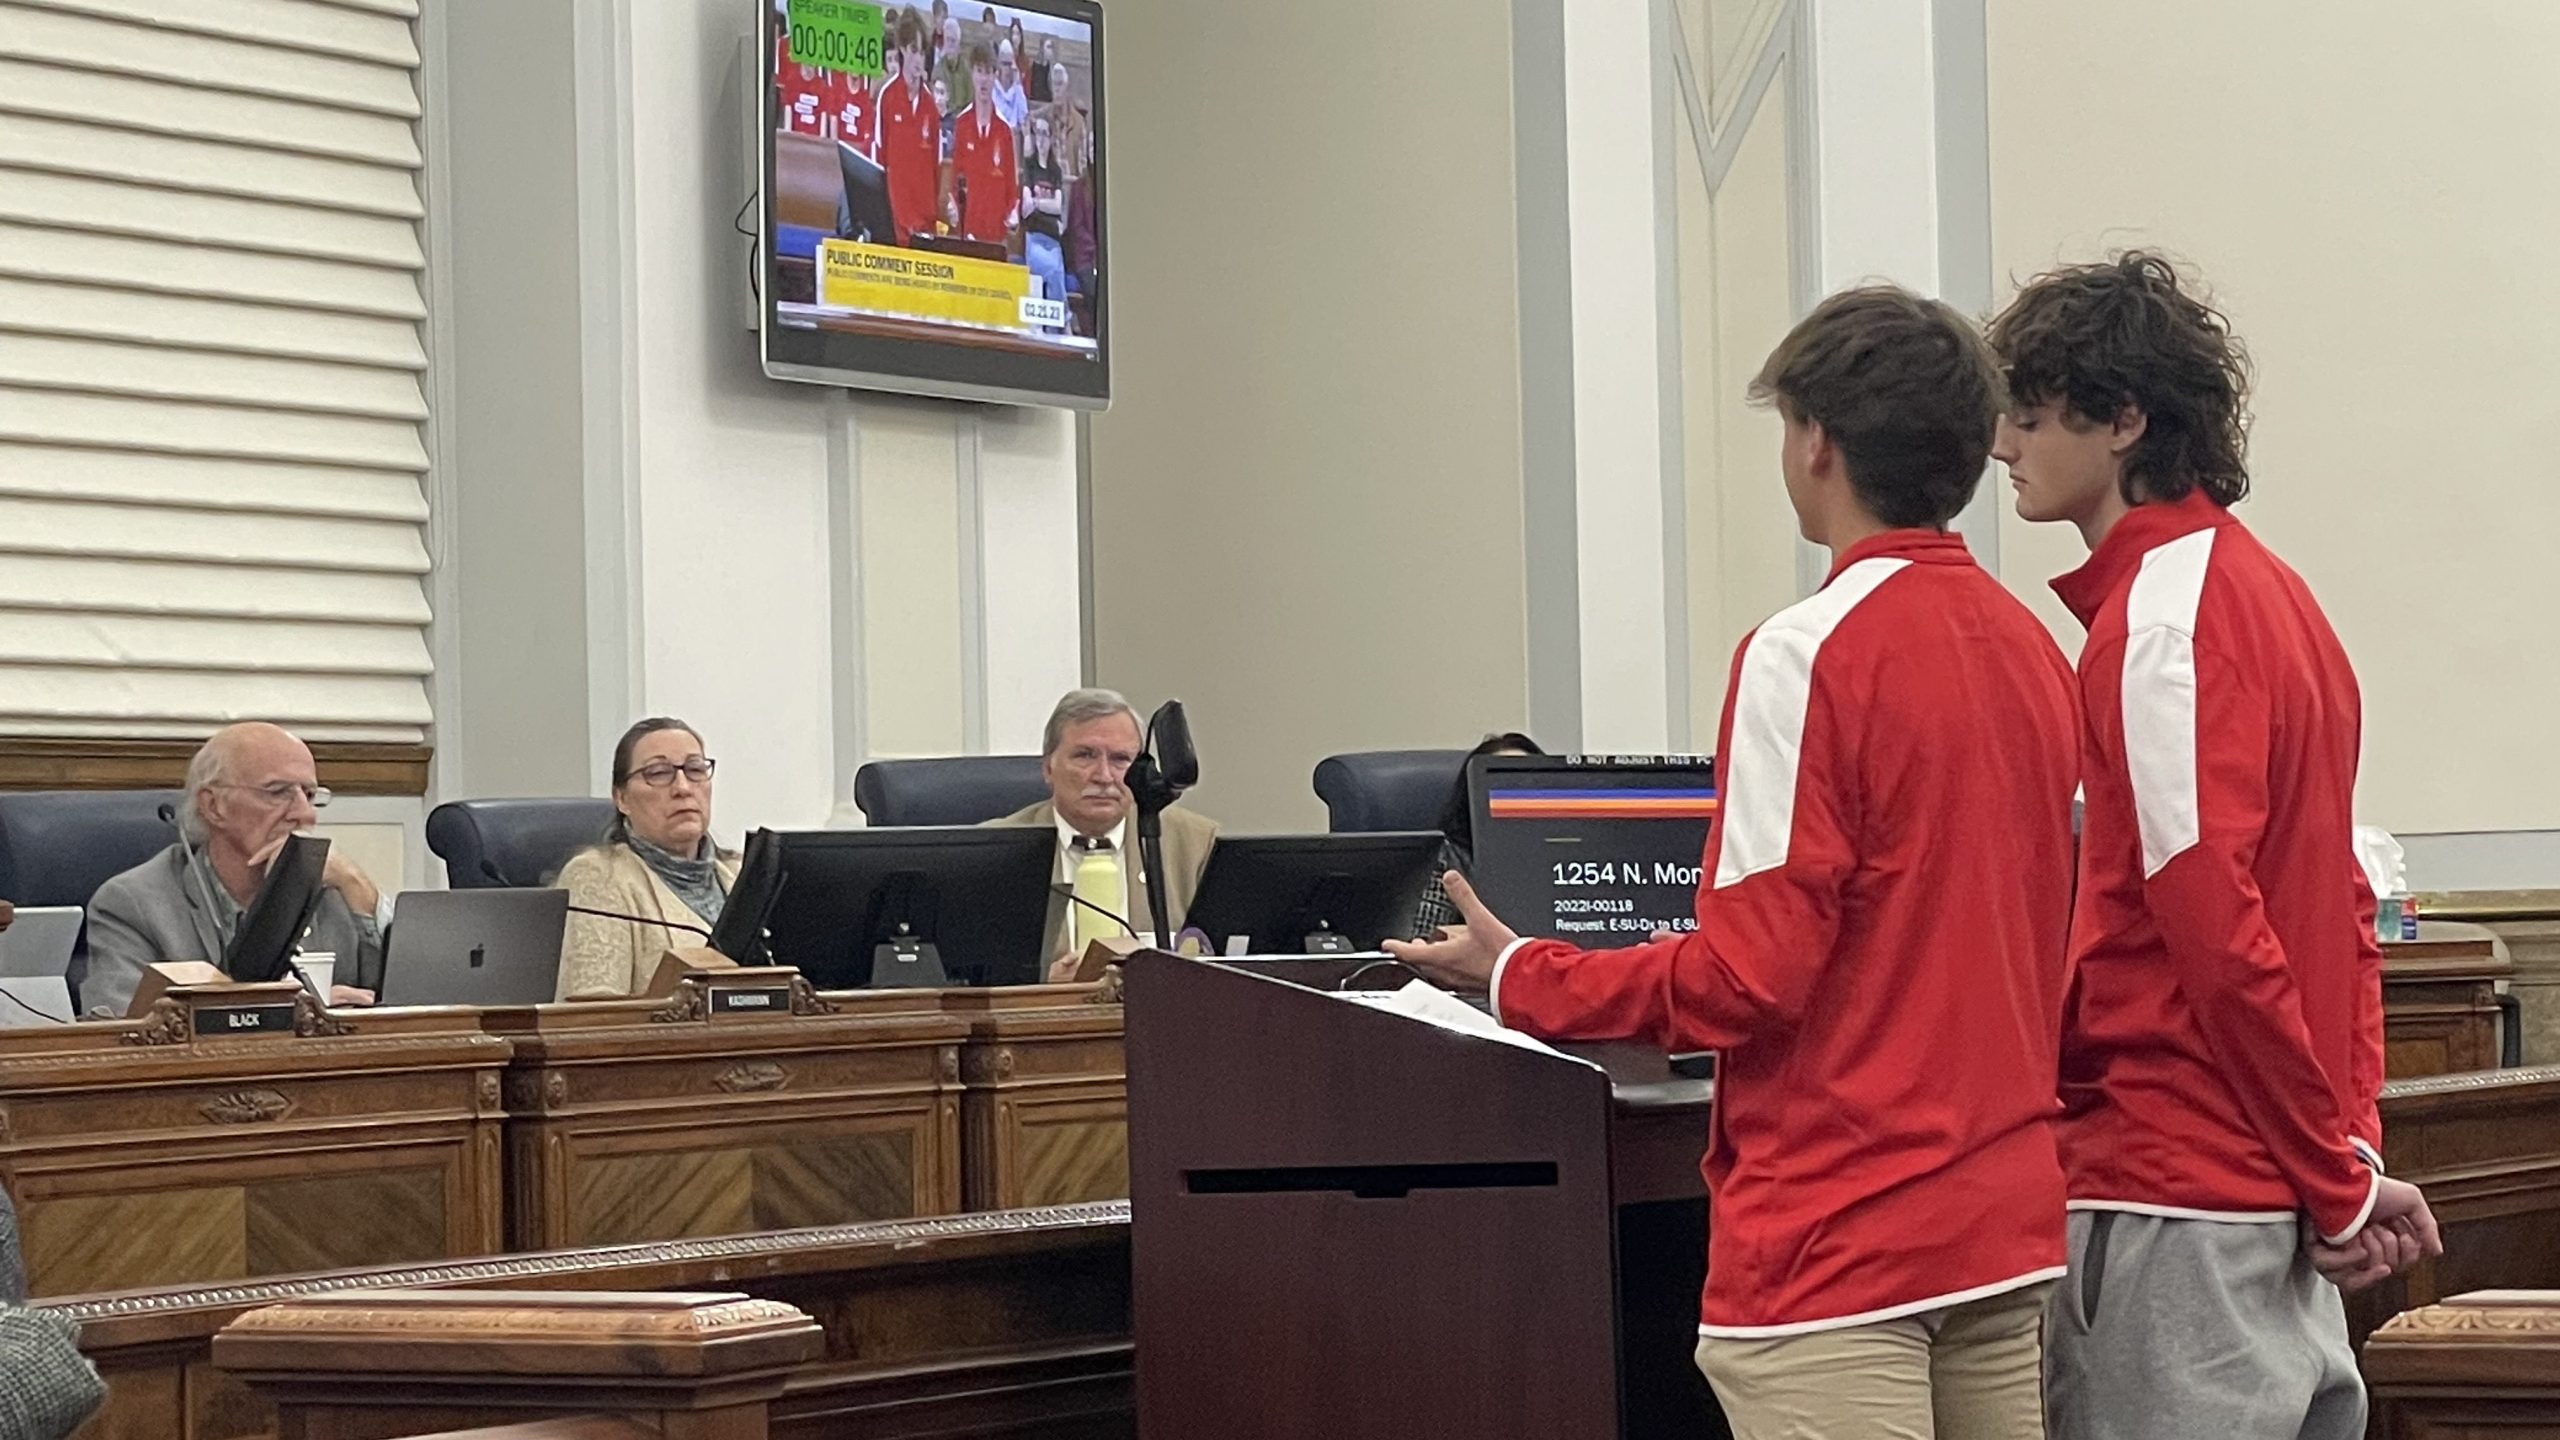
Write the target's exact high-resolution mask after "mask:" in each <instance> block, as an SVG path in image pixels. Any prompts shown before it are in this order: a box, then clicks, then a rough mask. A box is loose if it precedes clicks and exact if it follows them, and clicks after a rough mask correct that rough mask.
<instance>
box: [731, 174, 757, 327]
mask: <svg viewBox="0 0 2560 1440" xmlns="http://www.w3.org/2000/svg"><path fill="white" fill-rule="evenodd" d="M755 203H756V192H755V191H753V190H750V191H748V192H747V198H746V199H744V200H741V201H739V202H738V213H737V214H735V215H732V216H730V217H729V228H730V229H732V230H735V231H737V232H738V233H739V234H741V235H744V236H746V237H747V239H748V240H750V241H753V242H755V243H753V244H750V245H748V246H747V292H748V293H749V294H751V295H753V296H755V297H756V303H757V304H758V305H762V304H763V303H764V284H763V281H762V277H760V276H758V275H757V274H756V270H757V261H758V259H759V258H760V257H761V255H762V253H763V250H764V245H763V239H764V237H762V236H760V235H758V234H756V232H754V231H753V230H750V229H748V228H747V211H748V210H750V209H752V208H753V207H754V205H755Z"/></svg>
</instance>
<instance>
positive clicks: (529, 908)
mask: <svg viewBox="0 0 2560 1440" xmlns="http://www.w3.org/2000/svg"><path fill="white" fill-rule="evenodd" d="M568 923H569V892H568V891H566V890H411V891H409V892H407V893H405V894H403V895H402V896H401V897H400V899H399V901H398V902H397V903H396V904H395V905H393V907H392V921H391V949H390V953H389V954H388V955H387V956H385V957H384V960H383V966H382V994H381V995H380V996H379V997H378V999H379V1001H380V1003H382V1004H384V1005H540V1004H543V1003H545V1002H547V1001H549V1000H550V999H551V997H552V994H553V992H554V991H555V990H556V989H557V988H558V986H559V981H560V936H561V933H562V932H563V931H564V930H566V929H567V928H568Z"/></svg>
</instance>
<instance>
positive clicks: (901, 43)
mask: <svg viewBox="0 0 2560 1440" xmlns="http://www.w3.org/2000/svg"><path fill="white" fill-rule="evenodd" d="M896 37H897V38H896V39H894V40H893V41H891V42H890V48H892V49H896V50H908V49H914V50H922V49H923V48H924V17H923V16H921V15H918V14H917V13H916V11H915V7H914V6H912V5H910V6H908V7H907V8H906V9H904V10H901V11H899V12H898V28H897V32H896Z"/></svg>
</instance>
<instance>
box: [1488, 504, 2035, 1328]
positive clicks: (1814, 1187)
mask: <svg viewBox="0 0 2560 1440" xmlns="http://www.w3.org/2000/svg"><path fill="white" fill-rule="evenodd" d="M2076 734H2077V724H2076V721H2075V717H2074V712H2073V700H2072V683H2071V671H2070V666H2069V664H2068V663H2067V662H2065V661H2064V660H2063V658H2062V654H2061V652H2060V651H2059V650H2057V649H2055V648H2054V645H2053V641H2052V639H2051V638H2050V637H2049V636H2048V635H2047V634H2046V633H2045V631H2044V627H2043V626H2042V625H2040V624H2039V623H2038V622H2037V621H2036V620H2035V619H2034V618H2033V617H2032V616H2030V615H2029V614H2028V612H2027V610H2026V607H2025V606H2023V605H2021V604H2019V603H2018V601H2017V599H2016V598H2015V597H2013V596H2011V595H2010V594H2009V593H2008V592H2007V591H2006V590H2004V589H2002V588H2001V586H2000V584H1999V582H1997V581H1995V580H1993V579H1992V578H1991V577H1990V576H1988V575H1986V574H1984V573H1983V571H1982V569H1981V567H1980V566H1978V565H1976V564H1974V562H1973V557H1972V556H1971V555H1970V554H1968V553H1966V551H1965V548H1964V542H1963V541H1962V540H1961V539H1959V538H1957V537H1955V536H1953V535H1944V534H1940V533H1937V532H1935V531H1915V530H1900V531H1894V532H1891V533H1889V534H1885V535H1881V536H1877V537H1875V538H1873V539H1870V540H1867V541H1864V542H1862V543H1860V544H1858V545H1856V546H1854V547H1852V548H1851V549H1850V550H1849V551H1848V553H1847V554H1845V555H1843V556H1842V557H1841V559H1840V563H1839V565H1838V566H1837V567H1836V568H1835V569H1834V570H1833V571H1832V573H1831V578H1830V580H1829V581H1828V582H1827V583H1826V584H1825V585H1824V586H1823V588H1822V589H1821V590H1820V591H1819V592H1817V593H1816V594H1815V595H1813V596H1812V597H1811V598H1810V599H1807V600H1805V601H1803V602H1802V603H1800V604H1797V605H1794V606H1792V607H1790V608H1788V609H1786V610H1782V611H1780V612H1779V613H1778V614H1777V615H1775V616H1773V617H1771V618H1770V620H1769V621H1768V622H1767V623H1765V624H1763V625H1762V626H1761V627H1760V628H1759V629H1758V630H1757V631H1755V632H1754V633H1753V634H1752V635H1751V636H1750V637H1748V638H1747V639H1745V640H1744V641H1743V644H1742V647H1741V649H1740V651H1739V652H1738V653H1737V654H1736V655H1735V657H1734V665H1733V676H1732V681H1731V684H1730V686H1729V687H1728V689H1727V691H1726V700H1725V713H1724V722H1723V728H1722V734H1721V738H1720V741H1719V743H1718V745H1717V751H1716V753H1717V755H1718V756H1719V767H1720V770H1721V772H1722V773H1721V774H1720V776H1719V780H1720V782H1721V789H1722V791H1723V809H1722V813H1721V814H1720V815H1719V816H1718V817H1717V820H1716V823H1715V825H1714V827H1713V829H1712V830H1711V832H1710V833H1709V836H1708V840H1707V848H1706V859H1705V871H1706V878H1705V880H1704V881H1703V883H1702V884H1701V885H1700V887H1699V892H1698V928H1697V929H1696V930H1695V931H1694V932H1691V933H1688V934H1684V935H1682V936H1680V937H1678V938H1677V939H1673V940H1664V941H1660V942H1657V943H1652V944H1645V945H1637V946H1634V947H1632V948H1629V949H1624V950H1606V951H1596V952H1595V951H1582V950H1576V949H1575V948H1573V947H1572V946H1570V945H1567V944H1564V943H1562V942H1559V941H1553V940H1534V941H1524V942H1522V943H1521V944H1519V945H1517V946H1514V947H1513V948H1512V949H1511V950H1509V951H1508V952H1507V953H1506V954H1505V955H1504V956H1503V957H1502V960H1501V962H1500V963H1499V964H1498V965H1497V966H1496V968H1495V971H1494V977H1493V1004H1494V1010H1495V1013H1496V1014H1497V1015H1498V1016H1499V1017H1500V1018H1501V1019H1502V1021H1503V1023H1505V1024H1507V1025H1510V1026H1513V1027H1514V1028H1517V1029H1520V1030H1524V1031H1527V1032H1529V1033H1531V1034H1534V1035H1540V1036H1546V1037H1550V1038H1574V1039H1603V1038H1636V1039H1644V1040H1650V1041H1652V1042H1653V1043H1655V1044H1658V1045H1661V1046H1663V1047H1665V1048H1666V1049H1669V1050H1673V1051H1683V1050H1702V1049H1714V1050H1716V1051H1719V1052H1720V1054H1719V1056H1718V1061H1717V1070H1716V1098H1715V1108H1714V1118H1713V1121H1712V1123H1711V1126H1710V1132H1709V1135H1708V1145H1707V1153H1706V1162H1705V1166H1704V1169H1705V1172H1706V1179H1707V1187H1708V1192H1709V1195H1710V1197H1711V1200H1710V1204H1711V1207H1712V1212H1711V1214H1712V1218H1711V1220H1710V1223H1709V1225H1708V1237H1709V1238H1708V1242H1707V1256H1708V1262H1707V1287H1706V1295H1705V1298H1704V1302H1703V1304H1702V1306H1701V1313H1702V1317H1703V1321H1704V1323H1703V1324H1702V1325H1701V1326H1700V1327H1699V1328H1700V1329H1701V1330H1702V1331H1704V1332H1705V1333H1708V1334H1714V1335H1746V1336H1750V1335H1762V1336H1765V1335H1782V1334H1789V1333H1794V1332H1799V1331H1807V1330H1820V1329H1828V1328H1832V1327H1837V1326H1846V1325H1857V1324H1864V1323H1867V1322H1870V1321H1875V1320H1883V1319H1890V1318H1892V1317H1895V1316H1899V1315H1907V1314H1913V1313H1917V1312H1920V1311H1924V1310H1931V1309H1936V1308H1940V1307H1943V1306H1947V1305H1954V1304H1959V1303H1962V1302H1964V1301H1966V1300H1971V1299H1976V1298H1979V1297H1981V1296H1985V1295H1991V1294H1997V1293H1999V1292H2001V1291H2003V1290H2008V1289H2014V1288H2017V1287H2019V1286H2023V1285H2028V1284H2032V1283H2034V1282H2036V1281H2039V1280H2043V1279H2047V1278H2050V1277H2052V1276H2054V1275H2058V1274H2060V1273H2061V1267H2062V1264H2063V1236H2062V1231H2063V1224H2062V1208H2063V1198H2064V1197H2063V1182H2062V1171H2061V1167H2060V1165H2059V1164H2058V1162H2057V1161H2056V1158H2055V1153H2054V1137H2053V1119H2054V1115H2055V1104H2054V1067H2055V1057H2056V1052H2057V1047H2058V1045H2059V1044H2060V1027H2061V1016H2062V1001H2063V994H2064V988H2065V978H2064V946H2065V940H2066V936H2067V933H2068V927H2069V916H2070V908H2071V791H2072V786H2073V782H2074V780H2075V779H2076V778H2077V774H2078V770H2079V757H2078V754H2077V741H2076V738H2075V737H2076Z"/></svg>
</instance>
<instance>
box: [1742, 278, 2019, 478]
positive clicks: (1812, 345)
mask: <svg viewBox="0 0 2560 1440" xmlns="http://www.w3.org/2000/svg"><path fill="white" fill-rule="evenodd" d="M1750 397H1751V400H1752V403H1754V404H1759V405H1767V404H1772V403H1774V404H1775V405H1776V406H1777V407H1778V410H1779V412H1780V413H1781V414H1783V415H1785V416H1786V417H1787V418H1789V419H1791V420H1795V421H1798V422H1803V421H1811V422H1813V423H1815V424H1818V425H1820V426H1821V427H1822V429H1823V433H1825V434H1826V435H1828V436H1830V437H1831V443H1832V444H1833V445H1836V446H1838V447H1839V449H1840V455H1841V458H1842V459H1843V460H1844V461H1845V462H1846V468H1847V470H1848V472H1849V486H1850V488H1851V489H1852V490H1854V491H1856V492H1857V496H1858V500H1859V502H1860V503H1861V504H1863V505H1865V506H1866V507H1867V509H1869V510H1870V511H1872V512H1874V514H1875V517H1876V518H1877V519H1879V520H1882V521H1884V522H1885V523H1886V524H1888V525H1894V526H1902V527H1923V526H1938V527H1944V526H1945V525H1946V524H1947V522H1949V521H1951V520H1953V519H1954V518H1955V517H1956V515H1957V513H1958V512H1959V511H1961V510H1963V509H1964V507H1965V502H1966V501H1968V500H1970V499H1972V498H1973V491H1974V487H1975V486H1976V485H1978V484H1980V483H1981V480H1982V467H1983V464H1984V462H1985V461H1987V460H1988V459H1989V458H1990V455H1991V437H1992V431H1993V430H1994V429H1995V428H1997V426H1998V425H1999V423H2000V411H2001V408H2002V406H2003V404H2004V403H2005V402H2004V400H2003V397H2002V395H2001V390H2000V368H1999V365H1998V363H1997V362H1996V361H1995V360H1994V358H1993V356H1992V354H1991V351H1990V348H1989V347H1988V346H1986V345H1984V344H1983V341H1982V336H1981V334H1980V332H1978V331H1976V330H1975V329H1974V327H1973V323H1972V322H1971V321H1969V320H1967V319H1965V318H1964V317H1963V316H1962V315H1959V314H1957V313H1956V312H1955V311H1954V310H1953V309H1951V308H1949V307H1948V306H1947V304H1946V303H1945V302H1943V301H1939V300H1931V299H1928V298H1926V297H1924V296H1919V295H1914V294H1912V293H1911V292H1910V291H1908V290H1905V289H1903V288H1901V287H1900V286H1897V285H1863V286H1859V287H1858V288H1856V289H1852V290H1843V291H1841V292H1840V293H1839V294H1837V295H1834V296H1832V297H1831V298H1829V299H1827V300H1825V301H1823V302H1822V303H1821V304H1820V305H1817V306H1815V307H1814V309H1813V313H1812V314H1810V315H1807V316H1806V317H1804V319H1803V320H1802V321H1800V322H1798V323H1797V325H1796V328H1795V329H1793V330H1791V331H1789V332H1787V338H1786V339H1784V340H1781V341H1779V342H1778V348H1777V349H1775V350H1773V351H1771V352H1769V359H1768V362H1767V363H1766V364H1764V365H1762V366H1761V367H1760V373H1759V375H1758V376H1757V377H1756V378H1754V379H1753V380H1752V382H1751V390H1750Z"/></svg>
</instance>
